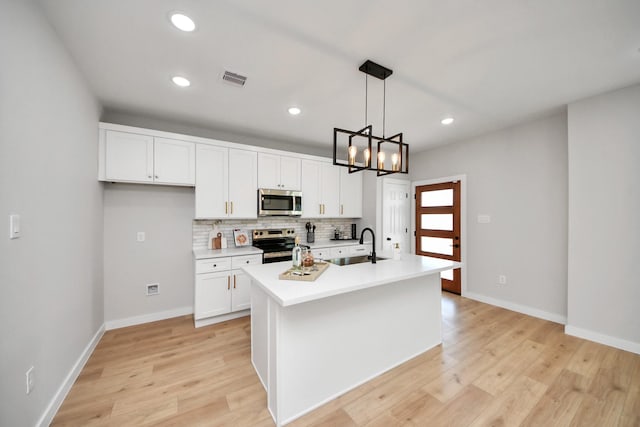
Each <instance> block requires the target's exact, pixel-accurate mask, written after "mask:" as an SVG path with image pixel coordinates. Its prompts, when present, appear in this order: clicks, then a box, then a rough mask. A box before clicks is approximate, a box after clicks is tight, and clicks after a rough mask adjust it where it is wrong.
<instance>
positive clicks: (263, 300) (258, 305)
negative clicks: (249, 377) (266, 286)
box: [251, 283, 269, 391]
mask: <svg viewBox="0 0 640 427" xmlns="http://www.w3.org/2000/svg"><path fill="white" fill-rule="evenodd" d="M268 309H269V298H268V296H267V294H266V293H265V292H264V291H263V290H262V289H261V288H260V287H259V286H256V285H255V284H253V283H252V285H251V363H253V368H254V369H255V370H256V373H257V374H258V377H259V378H260V381H261V382H262V386H263V387H264V389H265V390H267V391H268V388H267V387H268V384H269V382H268V377H267V376H268V363H269V360H268V357H269V356H268V351H269V343H268V340H269V335H268V327H269V324H268V321H267V316H268Z"/></svg>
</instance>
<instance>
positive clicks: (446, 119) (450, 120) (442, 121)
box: [440, 117, 453, 125]
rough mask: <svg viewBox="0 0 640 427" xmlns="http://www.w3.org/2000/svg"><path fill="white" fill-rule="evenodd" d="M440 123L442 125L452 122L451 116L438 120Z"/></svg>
mask: <svg viewBox="0 0 640 427" xmlns="http://www.w3.org/2000/svg"><path fill="white" fill-rule="evenodd" d="M440 123H442V124H443V125H450V124H451V123H453V117H446V118H444V119H442V120H440Z"/></svg>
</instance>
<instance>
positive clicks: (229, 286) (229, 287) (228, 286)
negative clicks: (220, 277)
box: [227, 276, 231, 290]
mask: <svg viewBox="0 0 640 427" xmlns="http://www.w3.org/2000/svg"><path fill="white" fill-rule="evenodd" d="M230 289H231V276H227V290H230Z"/></svg>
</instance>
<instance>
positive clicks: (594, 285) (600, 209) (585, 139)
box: [567, 85, 640, 353]
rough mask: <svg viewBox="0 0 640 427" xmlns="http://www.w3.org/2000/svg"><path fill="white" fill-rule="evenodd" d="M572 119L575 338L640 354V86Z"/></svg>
mask: <svg viewBox="0 0 640 427" xmlns="http://www.w3.org/2000/svg"><path fill="white" fill-rule="evenodd" d="M568 117H569V119H568V124H569V127H568V129H569V312H568V326H567V332H569V333H573V334H576V335H579V336H583V337H585V338H589V339H593V340H595V341H600V342H604V343H607V344H610V345H615V346H618V347H621V348H625V349H627V350H631V351H635V352H636V353H640V316H639V315H638V307H639V304H640V279H639V278H638V265H640V213H639V212H640V120H639V118H640V85H637V86H633V87H630V88H627V89H623V90H619V91H615V92H610V93H607V94H604V95H600V96H596V97H593V98H589V99H586V100H582V101H579V102H576V103H573V104H570V105H569V108H568Z"/></svg>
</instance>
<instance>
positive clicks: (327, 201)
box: [320, 163, 341, 218]
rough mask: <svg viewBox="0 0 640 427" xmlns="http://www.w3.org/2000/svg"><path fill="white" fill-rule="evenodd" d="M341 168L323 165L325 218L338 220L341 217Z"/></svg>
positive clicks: (321, 168) (321, 169) (322, 186)
mask: <svg viewBox="0 0 640 427" xmlns="http://www.w3.org/2000/svg"><path fill="white" fill-rule="evenodd" d="M340 169H341V168H340V167H339V166H334V165H333V164H331V163H322V166H321V167H320V181H321V189H320V190H321V192H320V194H321V195H322V205H323V208H322V212H323V216H326V217H328V218H336V217H338V216H339V215H340Z"/></svg>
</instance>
